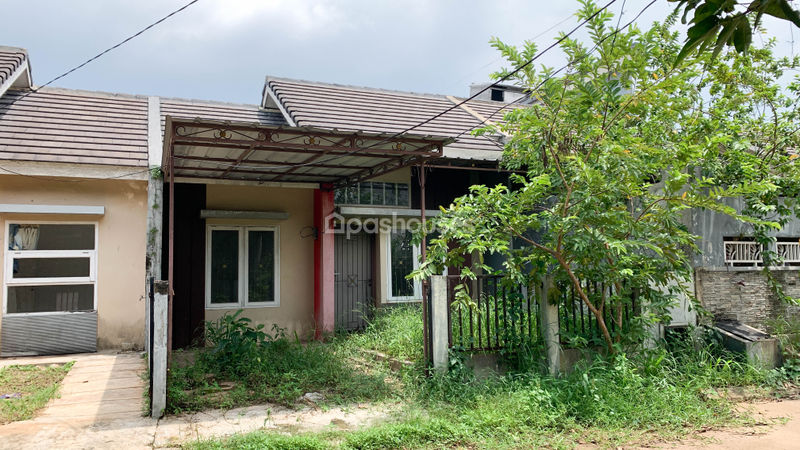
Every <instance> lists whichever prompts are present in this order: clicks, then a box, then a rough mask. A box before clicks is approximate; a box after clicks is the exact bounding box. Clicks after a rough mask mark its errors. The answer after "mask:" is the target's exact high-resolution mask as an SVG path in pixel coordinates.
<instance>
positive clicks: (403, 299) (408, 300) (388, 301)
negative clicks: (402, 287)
mask: <svg viewBox="0 0 800 450" xmlns="http://www.w3.org/2000/svg"><path fill="white" fill-rule="evenodd" d="M421 301H422V299H421V298H406V297H401V298H387V299H386V301H384V302H383V303H384V304H391V303H420V302H421Z"/></svg>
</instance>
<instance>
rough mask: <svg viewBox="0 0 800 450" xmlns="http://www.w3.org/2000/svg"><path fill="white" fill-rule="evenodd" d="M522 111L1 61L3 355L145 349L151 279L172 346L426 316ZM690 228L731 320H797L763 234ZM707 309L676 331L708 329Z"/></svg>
mask: <svg viewBox="0 0 800 450" xmlns="http://www.w3.org/2000/svg"><path fill="white" fill-rule="evenodd" d="M479 88H480V86H476V87H474V89H476V90H477V89H479ZM494 91H497V92H494ZM520 94H521V93H520V92H519V91H518V90H515V89H514V88H513V87H504V88H503V89H492V90H490V91H487V93H486V98H482V99H476V100H471V101H469V102H466V103H464V104H462V100H463V99H461V98H456V97H452V96H446V95H434V94H419V93H410V92H398V91H390V90H382V89H372V88H363V87H353V86H342V85H335V84H330V83H319V82H309V81H302V80H292V79H285V78H277V77H267V79H266V80H265V84H264V87H263V90H262V95H261V99H260V102H259V103H258V104H252V105H244V104H231V103H222V102H212V101H197V100H187V99H173V98H162V97H154V96H140V95H127V94H109V93H101V92H86V91H77V90H67V89H56V88H43V89H35V85H34V84H33V82H32V77H31V66H30V61H29V59H28V55H27V52H26V51H25V50H24V49H19V48H13V47H0V228H2V230H3V231H2V234H1V235H0V245H1V246H2V247H1V248H2V250H3V253H2V260H3V270H2V272H1V273H0V282H1V283H2V293H0V295H2V305H3V313H2V318H0V355H2V356H8V355H20V354H48V353H71V352H84V351H96V350H102V349H140V348H143V347H145V346H146V345H147V342H148V336H149V322H148V320H147V317H149V316H148V308H149V302H148V295H149V290H148V287H147V286H148V280H150V279H163V280H168V281H169V283H170V289H169V291H170V294H171V295H170V297H171V302H170V304H171V312H170V319H169V323H170V326H171V333H170V335H171V339H172V341H171V347H172V348H183V347H187V346H191V345H194V344H197V343H198V342H199V341H198V340H199V339H200V338H201V336H202V333H203V324H204V322H205V321H213V320H216V319H218V318H220V317H221V316H222V315H224V314H225V313H229V312H233V311H236V310H238V309H243V310H244V311H245V315H246V316H248V317H250V318H251V319H253V321H254V322H256V323H261V324H264V325H265V326H266V328H267V329H270V328H271V327H273V326H275V327H278V328H280V329H283V330H285V331H286V332H288V333H289V334H296V335H297V336H298V337H300V338H310V337H312V336H313V335H315V334H316V335H319V334H320V333H323V332H331V331H334V330H336V329H358V328H360V327H363V326H364V324H365V322H364V320H365V317H367V314H368V313H369V311H370V310H371V309H372V308H375V307H381V306H386V305H392V304H398V303H404V302H417V301H420V300H421V296H422V286H420V285H419V283H416V282H413V281H410V280H407V279H406V275H408V274H409V273H410V272H411V271H412V270H414V268H415V267H416V266H417V264H418V256H419V254H420V251H421V249H420V248H419V247H418V246H415V245H414V244H413V243H412V242H411V232H412V231H414V230H415V229H416V228H417V227H419V226H420V225H421V223H422V222H423V221H424V220H425V219H426V218H430V217H432V216H435V215H436V214H437V213H438V210H439V206H446V205H449V204H450V202H451V201H452V200H453V199H454V198H455V197H458V196H460V195H463V194H465V193H466V192H468V189H469V186H471V185H474V184H486V185H497V184H501V183H507V182H508V173H507V172H504V171H503V170H501V169H500V168H499V161H500V158H501V156H502V150H503V143H502V142H503V136H488V135H482V136H474V135H472V134H471V133H470V131H472V130H474V129H477V128H480V127H483V126H484V125H486V124H489V123H492V122H497V121H499V120H502V116H503V113H504V111H506V110H507V109H508V108H514V107H519V104H520V103H523V102H520V101H519V99H520V97H519V95H520ZM686 224H687V227H689V229H690V231H692V232H694V233H695V234H698V235H699V236H701V241H700V243H699V244H700V247H701V248H702V249H703V254H702V255H696V256H695V257H694V260H693V264H694V265H695V269H696V271H695V280H694V286H690V287H688V288H689V291H690V292H693V293H694V294H695V295H696V297H697V298H698V299H699V300H700V302H701V304H703V305H704V307H705V308H706V309H707V310H708V311H710V312H711V313H712V314H713V315H714V316H715V317H717V318H733V319H736V320H740V321H742V322H744V323H747V324H750V325H753V326H756V327H762V328H763V327H765V326H766V324H767V322H768V320H769V319H770V318H774V317H776V316H777V315H781V314H785V313H793V312H795V311H794V310H792V309H791V308H789V307H786V306H785V305H783V304H781V303H780V302H777V301H776V299H775V298H774V296H772V294H771V293H770V292H769V288H768V287H767V285H766V282H765V279H764V275H763V274H762V273H761V268H760V267H759V266H758V264H759V262H758V261H757V259H758V258H757V254H758V251H759V249H758V247H757V246H754V245H755V244H752V243H750V242H749V241H748V236H749V234H748V230H747V228H746V227H745V226H742V225H739V224H737V223H735V222H733V221H731V220H730V219H727V218H725V217H721V216H718V215H716V214H714V213H711V212H706V211H692V212H691V213H690V214H689V215H687V217H686ZM799 237H800V224H798V223H797V222H792V223H791V224H789V226H787V227H785V228H784V229H783V230H782V231H781V232H779V233H778V234H777V235H776V238H777V242H776V244H775V245H776V246H777V247H776V249H777V250H778V252H779V253H781V254H782V255H784V259H785V261H784V263H783V265H782V266H781V267H779V268H776V271H775V273H776V274H777V275H778V277H779V279H781V280H783V282H784V284H785V285H786V287H787V293H789V294H790V295H796V296H797V295H800V292H797V291H798V290H799V289H800V288H798V287H797V281H798V280H797V274H798V272H797V269H796V266H797V265H800V248H799V247H798V246H800V244H798V243H797V242H798V238H799ZM487 263H488V264H490V265H496V266H497V267H500V264H501V261H493V260H492V259H491V257H489V258H487ZM690 305H691V302H690V301H689V299H685V300H684V302H683V304H682V305H679V306H678V307H676V308H675V309H674V311H673V324H672V325H673V326H687V325H692V324H694V323H696V321H697V317H696V314H695V312H694V310H693V308H692V307H691V306H690Z"/></svg>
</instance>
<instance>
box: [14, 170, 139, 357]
mask: <svg viewBox="0 0 800 450" xmlns="http://www.w3.org/2000/svg"><path fill="white" fill-rule="evenodd" d="M0 203H18V204H34V205H35V204H45V205H94V206H104V207H105V214H104V215H103V216H87V215H63V214H0V222H2V227H3V228H2V229H3V230H5V225H6V223H7V222H9V221H14V220H26V221H37V220H40V221H51V222H54V221H74V222H97V224H98V229H97V234H98V240H97V315H98V323H97V346H98V349H107V348H129V347H134V348H142V347H143V345H144V316H145V298H146V295H145V255H146V240H147V237H146V236H147V225H146V219H147V207H148V205H147V182H146V181H128V180H80V181H77V182H76V181H55V180H49V179H47V178H44V177H37V178H32V177H22V176H15V175H0ZM6 239H7V236H5V232H3V233H2V235H0V248H2V249H6V248H8V245H7V243H6V242H5V241H6ZM2 277H3V274H2V273H0V282H2ZM5 295H6V293H5V292H2V296H3V297H5Z"/></svg>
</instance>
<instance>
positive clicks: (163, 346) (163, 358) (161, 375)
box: [150, 280, 169, 418]
mask: <svg viewBox="0 0 800 450" xmlns="http://www.w3.org/2000/svg"><path fill="white" fill-rule="evenodd" d="M167 290H168V283H167V282H166V281H160V280H159V281H156V283H155V294H154V295H155V302H154V305H153V333H154V335H153V348H152V350H151V352H150V358H151V360H152V364H151V367H152V368H153V369H152V371H151V372H150V377H151V378H152V380H153V390H152V392H150V397H151V399H152V410H151V416H152V417H153V418H159V417H161V416H162V415H164V409H165V408H166V406H167V329H168V326H167V310H168V303H169V300H168V299H169V297H168V295H167Z"/></svg>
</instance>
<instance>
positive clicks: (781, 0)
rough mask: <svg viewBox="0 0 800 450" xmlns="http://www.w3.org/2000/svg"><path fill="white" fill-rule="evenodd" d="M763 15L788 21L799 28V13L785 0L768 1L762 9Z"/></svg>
mask: <svg viewBox="0 0 800 450" xmlns="http://www.w3.org/2000/svg"><path fill="white" fill-rule="evenodd" d="M764 14H768V15H770V16H772V17H777V18H778V19H783V20H788V21H790V22H792V23H793V24H795V25H796V26H797V27H800V13H799V12H798V11H796V10H795V9H794V8H792V6H791V5H790V4H789V2H788V1H787V0H770V1H768V2H767V6H766V8H764Z"/></svg>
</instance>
